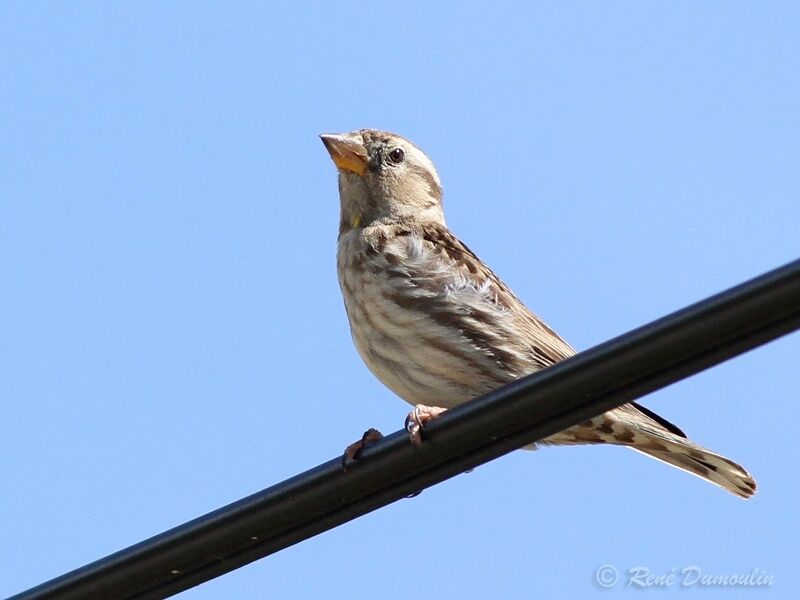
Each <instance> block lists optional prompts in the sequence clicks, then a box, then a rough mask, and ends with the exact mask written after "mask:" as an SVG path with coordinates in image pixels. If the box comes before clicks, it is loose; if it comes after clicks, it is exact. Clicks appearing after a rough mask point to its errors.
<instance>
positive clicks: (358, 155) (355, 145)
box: [319, 133, 367, 177]
mask: <svg viewBox="0 0 800 600" xmlns="http://www.w3.org/2000/svg"><path fill="white" fill-rule="evenodd" d="M319 137H320V139H322V143H323V144H325V147H326V148H327V149H328V152H329V153H330V155H331V159H333V163H334V164H335V165H336V167H337V168H338V169H339V170H344V171H351V172H353V173H355V174H356V175H361V176H362V177H363V176H364V173H365V172H366V171H367V152H366V150H365V149H364V142H363V140H361V136H356V135H355V134H352V133H343V134H340V133H323V134H322V135H320V136H319Z"/></svg>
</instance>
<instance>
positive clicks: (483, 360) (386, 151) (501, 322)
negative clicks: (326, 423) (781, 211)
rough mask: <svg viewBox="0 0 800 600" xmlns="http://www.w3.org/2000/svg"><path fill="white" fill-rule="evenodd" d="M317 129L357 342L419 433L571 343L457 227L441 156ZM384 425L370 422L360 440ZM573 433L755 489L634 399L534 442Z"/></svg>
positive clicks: (748, 491) (380, 136)
mask: <svg viewBox="0 0 800 600" xmlns="http://www.w3.org/2000/svg"><path fill="white" fill-rule="evenodd" d="M320 138H321V139H322V142H323V144H324V145H325V147H326V149H327V151H328V153H329V154H330V157H331V159H332V160H333V163H334V164H335V166H336V168H337V170H338V187H339V201H340V218H339V235H338V246H337V258H336V262H337V272H338V278H339V286H340V288H341V292H342V296H343V299H344V306H345V311H346V313H347V318H348V321H349V324H350V332H351V335H352V338H353V342H354V344H355V347H356V350H357V351H358V353H359V355H360V356H361V358H362V360H363V361H364V363H365V364H366V366H367V367H368V368H369V370H370V371H371V372H372V373H373V374H374V375H375V376H376V377H377V378H378V379H379V380H380V381H381V382H382V383H383V384H384V385H385V386H386V387H388V388H389V389H390V390H391V391H392V392H394V393H395V394H397V395H398V396H399V397H400V398H402V399H403V400H405V401H406V402H408V403H410V404H412V405H414V409H413V410H412V411H411V412H410V413H409V416H408V418H407V421H406V423H407V426H408V430H409V433H410V435H411V438H412V441H413V442H414V443H420V442H421V440H422V437H421V432H422V430H423V429H424V426H425V424H426V423H428V422H430V421H431V420H432V419H435V418H437V417H438V416H439V415H441V414H442V413H443V412H444V411H445V410H447V409H450V408H452V407H454V406H457V405H458V404H461V403H463V402H466V401H468V400H470V399H472V398H476V397H478V396H480V395H483V394H485V393H487V392H490V391H492V390H494V389H497V388H499V387H501V386H503V385H505V384H508V383H509V382H511V381H513V380H515V379H517V378H519V377H522V376H525V375H529V374H531V373H534V372H536V371H539V370H541V369H545V368H547V367H549V366H551V365H553V364H555V363H557V362H559V361H561V360H564V359H566V358H569V357H570V356H572V355H574V354H575V352H576V351H575V350H574V349H573V348H572V346H570V345H569V344H568V343H567V342H566V341H564V340H563V339H562V338H561V337H560V336H559V335H558V334H557V333H556V332H555V331H554V330H553V329H551V328H550V327H549V326H548V325H547V324H545V322H544V321H543V320H542V319H540V318H539V317H538V316H537V315H536V314H534V313H533V312H532V311H531V310H529V309H528V308H527V306H526V305H525V304H524V303H523V302H522V301H521V300H520V299H519V298H518V297H517V296H516V295H515V294H514V293H513V292H512V291H511V289H510V288H509V287H508V286H507V285H506V284H505V283H504V282H503V281H502V280H501V279H500V278H499V277H497V275H495V273H494V272H493V271H492V270H491V269H490V268H489V267H488V266H487V265H486V264H485V263H484V262H483V261H482V260H481V259H479V258H478V257H477V256H476V254H475V253H474V252H472V250H470V249H469V247H467V246H466V244H464V243H463V242H462V241H461V240H460V239H459V238H458V237H456V236H455V235H454V234H453V233H452V232H451V231H450V229H449V228H448V226H447V224H446V222H445V215H444V208H443V203H442V197H443V193H442V184H441V181H440V179H439V175H438V173H437V171H436V167H435V166H434V163H433V162H432V161H431V159H430V158H428V156H427V155H426V154H425V153H424V152H423V151H422V150H421V149H420V148H419V147H418V146H416V145H415V144H413V143H412V142H411V141H409V140H407V139H405V138H403V137H401V136H399V135H397V134H394V133H390V132H387V131H379V130H375V129H361V130H357V131H352V132H349V133H338V134H322V135H320ZM378 437H380V433H379V432H377V431H376V430H370V431H369V432H367V433H366V434H365V438H364V440H363V442H364V443H367V442H370V441H374V440H375V439H377V438H378ZM575 444H612V445H616V446H624V447H627V448H632V449H634V450H637V451H639V452H641V453H643V454H646V455H648V456H650V457H652V458H655V459H657V460H660V461H662V462H664V463H667V464H669V465H672V466H674V467H677V468H678V469H682V470H684V471H687V472H689V473H691V474H693V475H696V476H698V477H700V478H702V479H704V480H706V481H709V482H711V483H713V484H715V485H717V486H719V487H721V488H723V489H725V490H727V491H729V492H731V493H733V494H735V495H737V496H739V497H741V498H749V497H751V496H752V495H753V494H754V493H755V491H756V483H755V480H754V479H753V477H752V476H751V475H750V474H749V473H748V472H747V470H745V469H744V468H743V467H742V466H740V465H739V464H737V463H735V462H733V461H732V460H730V459H728V458H725V457H724V456H722V455H720V454H717V453H714V452H712V451H710V450H708V449H706V448H704V447H703V446H700V445H698V444H696V443H695V442H693V441H691V440H690V439H689V438H688V437H687V436H686V434H685V433H684V432H683V431H682V430H681V429H679V428H678V427H677V426H675V425H673V424H672V423H670V422H669V421H667V420H666V419H665V418H663V417H661V416H659V415H658V414H656V413H655V412H653V411H651V410H650V409H648V408H645V407H644V406H642V405H640V404H638V403H636V402H631V403H628V404H624V405H622V406H620V407H618V408H615V409H613V410H610V411H608V412H606V413H604V414H602V415H600V416H598V417H595V418H593V419H590V420H587V421H584V422H583V423H581V424H579V425H575V426H573V427H570V428H568V429H566V430H564V431H561V432H559V433H556V434H554V435H552V436H550V437H547V438H545V439H542V440H540V441H539V442H538V443H537V444H534V445H532V446H531V447H530V449H535V448H536V447H537V446H539V445H545V446H546V445H575ZM360 447H361V446H360V445H358V444H357V445H353V447H351V448H348V451H349V452H350V454H349V456H350V457H352V456H353V455H355V454H356V453H357V451H358V449H360ZM354 448H355V450H354ZM347 454H348V453H347V452H346V455H347Z"/></svg>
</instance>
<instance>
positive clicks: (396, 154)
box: [389, 148, 406, 164]
mask: <svg viewBox="0 0 800 600" xmlns="http://www.w3.org/2000/svg"><path fill="white" fill-rule="evenodd" d="M405 157H406V153H405V152H403V149H402V148H395V149H394V150H392V151H391V152H389V159H390V160H391V161H392V162H393V163H395V164H398V163H401V162H403V159H404V158H405Z"/></svg>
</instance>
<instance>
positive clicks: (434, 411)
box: [406, 404, 447, 445]
mask: <svg viewBox="0 0 800 600" xmlns="http://www.w3.org/2000/svg"><path fill="white" fill-rule="evenodd" d="M446 410H447V409H446V408H441V407H439V406H425V405H424V404H417V405H415V406H414V410H412V411H411V412H410V413H408V416H407V417H406V430H407V431H408V436H409V437H410V438H411V443H412V444H415V445H416V444H420V443H422V430H423V428H424V427H425V424H426V423H429V422H431V421H433V420H434V419H436V418H437V417H439V416H440V415H441V414H442V413H443V412H445V411H446Z"/></svg>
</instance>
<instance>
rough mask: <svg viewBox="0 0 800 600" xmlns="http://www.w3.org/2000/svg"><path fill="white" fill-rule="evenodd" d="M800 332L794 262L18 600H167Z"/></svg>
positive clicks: (799, 264)
mask: <svg viewBox="0 0 800 600" xmlns="http://www.w3.org/2000/svg"><path fill="white" fill-rule="evenodd" d="M798 327H800V261H795V262H792V263H790V264H788V265H786V266H784V267H782V268H780V269H777V270H775V271H771V272H769V273H766V274H765V275H762V276H760V277H758V278H756V279H753V280H751V281H748V282H746V283H744V284H741V285H739V286H737V287H735V288H732V289H730V290H727V291H725V292H723V293H721V294H718V295H716V296H713V297H711V298H708V299H706V300H704V301H702V302H699V303H697V304H694V305H692V306H690V307H688V308H685V309H683V310H680V311H678V312H676V313H673V314H671V315H669V316H666V317H664V318H662V319H659V320H657V321H654V322H652V323H650V324H648V325H645V326H644V327H641V328H639V329H635V330H634V331H631V332H629V333H627V334H625V335H622V336H620V337H618V338H615V339H612V340H610V341H608V342H605V343H603V344H600V345H599V346H596V347H594V348H592V349H590V350H587V351H585V352H582V353H580V354H578V355H576V356H574V357H572V358H570V359H568V360H565V361H563V362H561V363H558V364H556V365H554V366H552V367H550V368H548V369H545V370H543V371H540V372H539V373H536V374H533V375H530V376H528V377H525V378H523V379H520V380H518V381H515V382H513V383H511V384H509V385H507V386H505V387H503V388H502V389H499V390H496V391H494V392H492V393H490V394H487V395H485V396H483V397H481V398H478V399H476V400H473V401H471V402H467V403H465V404H463V405H461V406H459V407H457V408H455V409H453V410H451V411H448V412H447V413H445V414H444V415H443V416H442V417H441V418H439V419H437V420H436V421H433V422H432V423H431V424H430V425H429V426H428V427H426V429H425V442H424V443H423V444H421V445H419V446H413V445H412V444H411V443H410V442H409V440H408V435H407V434H406V433H405V431H398V432H395V433H394V434H392V435H390V436H388V437H386V438H384V439H382V440H380V441H379V442H377V443H375V444H374V445H372V446H370V447H368V448H367V449H365V450H364V452H363V454H362V456H361V457H360V458H359V459H358V460H357V461H355V462H354V463H352V464H351V465H350V466H348V469H347V471H346V472H345V471H343V470H342V465H341V459H340V458H339V457H337V458H335V459H333V460H331V461H329V462H327V463H324V464H322V465H319V466H317V467H315V468H313V469H311V470H309V471H306V472H305V473H301V474H300V475H297V476H295V477H292V478H291V479H288V480H286V481H283V482H281V483H278V484H276V485H274V486H272V487H269V488H267V489H265V490H262V491H261V492H258V493H256V494H253V495H252V496H249V497H247V498H244V499H242V500H239V501H238V502H234V503H233V504H229V505H228V506H225V507H223V508H220V509H218V510H216V511H214V512H211V513H209V514H207V515H204V516H202V517H199V518H197V519H195V520H193V521H190V522H188V523H185V524H184V525H180V526H179V527H176V528H174V529H171V530H169V531H166V532H164V533H162V534H160V535H157V536H155V537H153V538H150V539H148V540H145V541H143V542H141V543H139V544H136V545H134V546H131V547H129V548H126V549H124V550H121V551H119V552H117V553H115V554H112V555H110V556H107V557H105V558H102V559H100V560H98V561H96V562H94V563H91V564H89V565H86V566H84V567H81V568H79V569H76V570H75V571H72V572H70V573H67V574H65V575H62V576H60V577H57V578H55V579H53V580H51V581H48V582H46V583H43V584H41V585H39V586H36V587H34V588H31V589H30V590H28V591H26V592H22V593H21V594H18V595H16V596H13V597H12V598H13V600H44V599H52V600H55V599H58V600H70V599H76V600H77V599H81V600H88V599H95V598H96V599H103V600H107V599H115V600H116V599H120V600H122V599H134V598H136V599H156V598H166V597H168V596H171V595H173V594H176V593H178V592H180V591H182V590H185V589H188V588H190V587H193V586H195V585H198V584H200V583H202V582H204V581H208V580H209V579H212V578H214V577H218V576H219V575H222V574H223V573H227V572H228V571H231V570H233V569H236V568H238V567H241V566H243V565H245V564H247V563H250V562H252V561H254V560H257V559H259V558H262V557H264V556H267V555H269V554H272V553H274V552H277V551H279V550H281V549H283V548H286V547H287V546H290V545H292V544H296V543H297V542H300V541H302V540H304V539H307V538H309V537H312V536H314V535H317V534H318V533H321V532H323V531H326V530H328V529H331V528H333V527H336V526H337V525H341V524H342V523H345V522H347V521H349V520H351V519H354V518H357V517H359V516H361V515H363V514H366V513H368V512H370V511H373V510H375V509H376V508H380V507H381V506H385V505H386V504H389V503H391V502H394V501H396V500H398V499H400V498H403V497H405V496H407V495H409V494H411V493H414V492H416V491H419V490H422V489H424V488H426V487H429V486H431V485H434V484H436V483H439V482H441V481H444V480H445V479H448V478H450V477H453V476H455V475H458V474H459V473H462V472H464V471H466V470H469V469H471V468H473V467H476V466H478V465H481V464H483V463H485V462H488V461H490V460H492V459H494V458H497V457H498V456H501V455H503V454H506V453H508V452H511V451H512V450H515V449H517V448H520V447H521V446H524V445H526V444H529V443H531V442H533V441H536V440H538V439H541V438H544V437H547V436H549V435H552V434H554V433H556V432H558V431H561V430H563V429H566V428H567V427H570V426H572V425H575V424H577V423H580V422H582V421H584V420H586V419H589V418H591V417H593V416H596V415H598V414H601V413H603V412H605V411H607V410H609V409H611V408H614V407H616V406H619V405H620V404H624V403H625V402H630V401H632V400H635V399H636V398H639V397H641V396H643V395H645V394H647V393H650V392H652V391H654V390H657V389H659V388H662V387H664V386H666V385H668V384H670V383H673V382H675V381H678V380H680V379H683V378H685V377H688V376H690V375H692V374H694V373H697V372H699V371H701V370H703V369H706V368H708V367H710V366H713V365H716V364H718V363H720V362H722V361H724V360H726V359H728V358H731V357H733V356H736V355H738V354H741V353H743V352H746V351H747V350H750V349H752V348H755V347H756V346H759V345H761V344H764V343H766V342H768V341H770V340H773V339H775V338H777V337H779V336H781V335H783V334H786V333H788V332H790V331H793V330H795V329H797V328H798ZM431 402H432V403H434V404H435V398H432V399H431ZM10 600H11V599H10Z"/></svg>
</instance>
